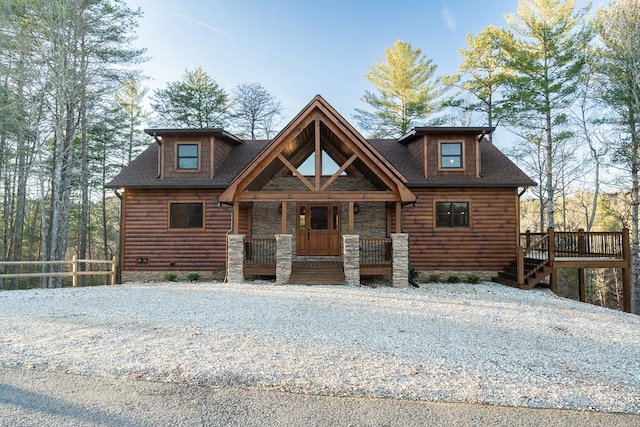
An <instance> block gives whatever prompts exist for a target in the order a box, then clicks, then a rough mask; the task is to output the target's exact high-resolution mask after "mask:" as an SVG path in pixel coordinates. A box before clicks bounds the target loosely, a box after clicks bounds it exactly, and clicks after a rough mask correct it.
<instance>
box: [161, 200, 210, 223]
mask: <svg viewBox="0 0 640 427" xmlns="http://www.w3.org/2000/svg"><path fill="white" fill-rule="evenodd" d="M203 211H204V206H203V203H171V204H170V208H169V228H200V229H201V228H203Z"/></svg>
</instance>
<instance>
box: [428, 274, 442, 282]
mask: <svg viewBox="0 0 640 427" xmlns="http://www.w3.org/2000/svg"><path fill="white" fill-rule="evenodd" d="M438 282H440V275H439V274H430V275H429V283H438Z"/></svg>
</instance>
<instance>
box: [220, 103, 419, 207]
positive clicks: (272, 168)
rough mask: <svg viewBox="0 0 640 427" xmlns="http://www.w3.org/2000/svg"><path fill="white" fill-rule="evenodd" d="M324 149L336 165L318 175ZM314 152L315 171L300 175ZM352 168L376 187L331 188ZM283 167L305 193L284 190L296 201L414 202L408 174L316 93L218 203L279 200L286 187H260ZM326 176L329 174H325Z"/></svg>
mask: <svg viewBox="0 0 640 427" xmlns="http://www.w3.org/2000/svg"><path fill="white" fill-rule="evenodd" d="M323 151H326V152H327V153H328V154H329V155H330V156H331V158H332V159H333V160H334V161H335V162H336V163H337V164H338V165H339V166H340V167H339V169H338V170H337V171H336V172H335V173H334V174H333V175H332V176H331V177H322V176H321V175H322V174H321V171H322V155H321V153H322V152H323ZM312 153H315V157H314V159H315V165H316V167H315V175H314V176H312V177H309V176H305V175H304V174H303V173H302V172H301V171H300V170H298V167H299V166H300V164H301V163H302V162H303V161H304V160H305V159H306V158H307V157H308V156H309V155H310V154H312ZM350 167H353V168H356V169H357V170H358V171H359V172H361V173H362V174H363V175H364V176H365V177H366V178H367V179H368V180H369V181H370V182H371V183H372V184H373V185H374V186H375V187H376V189H377V190H378V191H376V192H372V191H359V192H336V191H332V190H331V185H332V184H333V183H334V182H335V180H336V179H337V177H338V176H340V174H342V173H343V172H344V171H345V170H347V169H348V168H350ZM283 168H286V169H287V170H288V171H290V172H291V173H292V174H293V175H295V176H296V177H297V178H298V179H299V180H300V181H301V182H302V183H303V184H304V186H305V188H306V191H305V192H304V193H301V192H297V193H295V194H292V193H291V192H289V193H288V197H290V198H292V199H296V200H315V201H321V200H349V201H356V200H381V201H382V200H384V201H400V202H412V201H415V195H414V194H413V193H412V192H411V191H410V190H409V189H407V187H406V185H405V183H406V182H407V179H406V178H405V177H404V176H403V175H402V174H401V173H400V172H399V171H398V170H397V169H396V168H395V167H394V166H393V165H391V163H389V162H388V161H387V160H386V159H385V158H384V157H383V156H382V155H381V154H380V153H378V151H377V150H376V149H374V148H373V147H372V146H371V145H370V143H369V142H368V141H367V140H366V139H365V138H364V137H362V135H360V134H359V133H358V132H357V131H356V130H355V129H354V128H353V127H352V126H351V125H350V124H349V123H348V122H347V121H346V120H345V119H344V118H343V117H342V116H341V115H340V114H338V113H337V112H336V111H335V109H333V107H332V106H331V105H329V103H327V101H325V100H324V98H322V97H321V96H320V95H316V96H315V97H314V98H313V99H312V100H311V102H310V103H309V104H307V106H306V107H305V108H303V109H302V111H301V112H300V113H299V114H298V115H297V116H296V117H295V118H294V119H293V120H292V121H291V122H290V123H289V124H288V125H287V126H286V127H285V128H284V129H283V130H282V131H281V132H280V133H279V134H278V135H277V136H276V137H275V138H274V139H273V140H272V141H271V142H270V143H269V144H268V145H267V146H266V147H265V148H264V150H263V151H261V152H260V154H258V156H257V157H256V158H254V159H253V161H252V162H251V163H249V164H248V165H247V167H245V168H244V170H243V171H242V172H240V174H238V176H236V178H235V179H234V180H233V181H232V182H231V183H230V185H229V187H228V188H227V190H225V191H224V192H223V194H222V195H221V196H220V198H219V200H220V201H221V202H223V203H232V202H238V201H254V200H281V199H282V197H283V196H284V193H285V192H280V193H274V192H270V193H265V192H262V193H261V192H260V189H261V188H262V187H263V186H264V185H265V184H266V183H267V182H268V181H269V180H270V179H271V178H272V177H273V176H274V175H275V174H276V173H278V172H279V171H281V170H282V169H283ZM327 178H328V179H327Z"/></svg>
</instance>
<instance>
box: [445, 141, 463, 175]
mask: <svg viewBox="0 0 640 427" xmlns="http://www.w3.org/2000/svg"><path fill="white" fill-rule="evenodd" d="M440 167H441V168H442V169H461V168H462V142H442V143H440Z"/></svg>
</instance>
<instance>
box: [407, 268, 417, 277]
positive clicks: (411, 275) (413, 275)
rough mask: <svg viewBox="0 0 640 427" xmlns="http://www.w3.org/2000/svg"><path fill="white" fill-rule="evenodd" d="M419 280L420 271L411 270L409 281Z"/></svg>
mask: <svg viewBox="0 0 640 427" xmlns="http://www.w3.org/2000/svg"><path fill="white" fill-rule="evenodd" d="M417 278H418V271H417V270H416V269H415V268H411V267H410V268H409V280H416V279H417Z"/></svg>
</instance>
